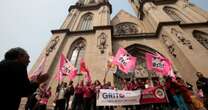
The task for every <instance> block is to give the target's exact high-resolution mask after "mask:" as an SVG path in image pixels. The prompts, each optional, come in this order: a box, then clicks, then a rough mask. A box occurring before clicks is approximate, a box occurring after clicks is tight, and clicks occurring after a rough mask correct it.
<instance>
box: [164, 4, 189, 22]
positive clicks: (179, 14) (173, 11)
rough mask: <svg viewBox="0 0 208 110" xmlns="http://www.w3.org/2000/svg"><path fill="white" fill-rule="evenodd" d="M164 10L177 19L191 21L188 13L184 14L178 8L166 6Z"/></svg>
mask: <svg viewBox="0 0 208 110" xmlns="http://www.w3.org/2000/svg"><path fill="white" fill-rule="evenodd" d="M163 11H164V12H165V13H166V14H168V15H169V16H170V17H171V18H172V19H173V20H175V21H180V22H181V23H186V22H187V20H189V21H191V20H190V19H189V18H188V17H187V16H186V15H184V14H183V13H182V12H180V11H179V10H177V9H176V8H173V7H169V6H165V7H164V8H163Z"/></svg>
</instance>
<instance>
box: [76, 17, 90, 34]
mask: <svg viewBox="0 0 208 110" xmlns="http://www.w3.org/2000/svg"><path fill="white" fill-rule="evenodd" d="M92 21H93V14H92V13H86V14H84V15H83V16H82V17H81V19H80V23H79V25H78V29H77V30H80V31H84V30H91V29H92V28H93V25H92Z"/></svg>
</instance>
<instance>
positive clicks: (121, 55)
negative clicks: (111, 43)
mask: <svg viewBox="0 0 208 110" xmlns="http://www.w3.org/2000/svg"><path fill="white" fill-rule="evenodd" d="M112 63H113V64H116V65H117V66H118V67H119V69H120V70H121V71H123V72H124V73H126V74H127V73H128V72H129V70H131V69H134V68H135V64H136V57H133V56H131V55H130V54H129V53H128V52H127V51H126V50H125V49H123V48H119V50H118V51H117V53H116V56H115V57H114V58H113V62H112Z"/></svg>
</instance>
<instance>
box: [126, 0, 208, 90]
mask: <svg viewBox="0 0 208 110" xmlns="http://www.w3.org/2000/svg"><path fill="white" fill-rule="evenodd" d="M129 3H130V4H131V5H132V7H133V9H134V11H135V13H136V14H137V15H138V16H137V17H138V20H140V21H144V22H145V21H146V22H148V23H149V25H151V27H152V28H153V30H154V33H156V36H157V37H158V38H159V40H160V41H161V43H162V44H163V45H164V48H166V51H168V53H169V55H170V56H171V61H172V62H173V64H174V69H175V71H177V72H178V75H179V76H181V77H182V78H183V79H185V80H186V81H189V82H190V83H191V84H193V85H195V84H196V80H197V77H196V75H195V73H196V72H197V71H199V72H202V73H204V75H205V76H208V65H207V64H206V62H207V61H208V50H207V41H208V33H207V32H208V13H207V12H206V11H204V10H202V9H200V8H199V7H197V6H196V5H195V4H192V3H191V2H190V1H189V0H129ZM202 58H203V59H202ZM195 87H196V86H195Z"/></svg>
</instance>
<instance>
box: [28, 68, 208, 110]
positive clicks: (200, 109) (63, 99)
mask: <svg viewBox="0 0 208 110" xmlns="http://www.w3.org/2000/svg"><path fill="white" fill-rule="evenodd" d="M197 76H198V77H199V79H198V81H197V82H196V84H197V87H198V90H199V91H198V92H197V93H194V91H193V89H192V85H190V84H189V83H186V82H185V81H184V80H183V79H182V78H180V77H176V79H172V78H171V77H164V78H163V79H164V80H163V81H159V80H152V81H150V80H149V79H145V80H141V79H136V80H126V79H120V82H119V83H120V87H113V86H112V85H111V82H107V83H105V81H104V82H103V84H101V82H100V81H98V80H96V81H94V82H91V81H83V80H81V81H79V83H78V84H76V85H74V84H73V81H69V83H68V84H67V83H66V82H62V83H61V84H59V85H58V86H57V89H56V93H55V100H54V103H55V107H54V110H114V109H115V108H116V107H115V106H96V97H97V95H98V93H99V90H100V89H121V90H138V89H141V90H144V89H145V88H148V87H152V86H162V87H164V88H165V90H166V94H167V97H168V100H169V102H168V103H166V104H160V103H158V104H145V105H135V106H122V107H123V108H125V109H126V110H129V109H130V110H206V109H207V103H208V102H207V89H208V88H207V87H208V85H207V84H208V83H207V82H208V79H207V78H205V77H204V76H203V75H202V74H201V73H199V72H198V73H197ZM41 88H42V87H40V89H41ZM43 90H45V91H47V92H49V91H48V90H46V89H43ZM38 91H41V90H38ZM47 92H45V93H43V94H45V95H44V96H43V97H44V98H46V99H48V98H49V97H50V95H51V93H50V92H49V93H47ZM36 94H38V93H36ZM37 99H38V100H40V99H41V98H37V97H36V100H37ZM46 102H47V101H46ZM44 104H45V105H44ZM44 104H43V105H42V104H40V105H37V107H36V109H32V110H46V109H45V107H46V103H44ZM38 107H40V108H43V109H40V108H39V109H38ZM27 110H28V109H27Z"/></svg>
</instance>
